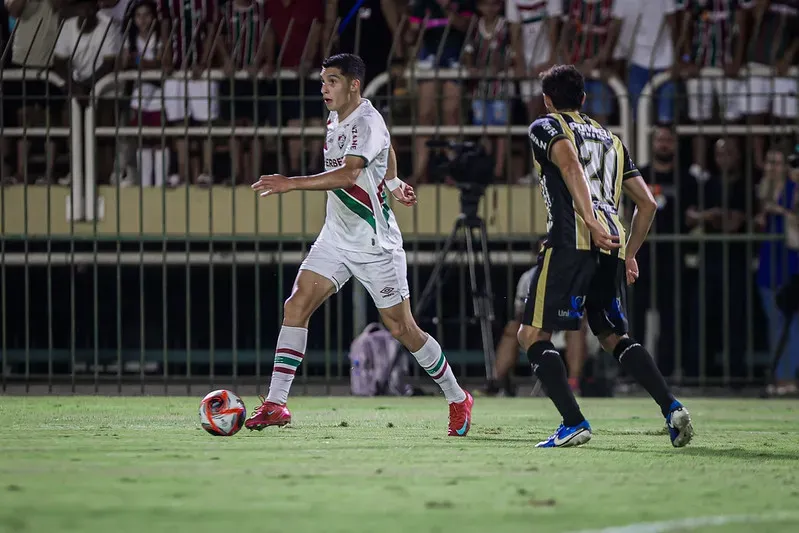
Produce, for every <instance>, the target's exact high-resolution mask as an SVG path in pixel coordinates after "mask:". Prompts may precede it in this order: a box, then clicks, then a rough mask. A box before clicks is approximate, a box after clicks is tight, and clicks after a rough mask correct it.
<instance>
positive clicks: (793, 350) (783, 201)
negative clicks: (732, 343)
mask: <svg viewBox="0 0 799 533" xmlns="http://www.w3.org/2000/svg"><path fill="white" fill-rule="evenodd" d="M794 161H795V162H794V164H792V165H791V168H790V171H788V172H786V168H785V167H786V165H785V153H784V152H782V151H780V150H777V149H771V150H769V151H768V153H767V154H766V161H765V163H766V164H765V168H764V173H763V179H762V180H761V182H760V195H759V196H760V201H761V205H762V209H761V212H760V214H759V215H758V219H757V225H758V229H759V230H761V231H765V232H766V233H769V234H771V235H784V236H785V237H786V241H785V242H783V241H764V242H763V243H762V244H761V246H760V254H759V255H760V261H759V264H758V269H757V286H758V290H759V292H760V299H761V302H762V304H763V309H764V310H765V312H766V316H767V317H768V322H769V324H768V326H769V327H768V339H769V348H770V349H771V350H772V351H774V350H775V349H776V347H777V343H778V342H779V339H780V336H781V334H782V330H783V328H784V327H785V320H786V319H785V316H784V315H783V314H782V312H781V311H780V310H779V309H778V308H777V303H776V294H777V290H778V289H779V288H781V287H782V286H783V285H785V283H787V282H788V280H789V279H790V278H791V276H797V275H799V245H796V244H795V245H794V247H793V249H792V247H791V246H789V245H788V240H789V237H791V232H793V237H794V239H793V240H799V164H797V163H799V160H797V159H796V156H794ZM786 175H787V176H789V178H788V177H786ZM788 331H789V333H788V339H787V343H786V344H785V349H784V351H783V354H784V355H783V357H782V360H781V361H780V365H779V367H778V368H777V375H776V376H774V377H775V378H776V387H775V389H774V390H773V391H772V392H773V393H774V394H776V395H779V396H782V395H785V394H794V393H796V392H797V390H798V389H797V382H796V379H797V371H799V317H797V316H796V315H794V316H793V317H792V319H791V324H790V326H789V330H788Z"/></svg>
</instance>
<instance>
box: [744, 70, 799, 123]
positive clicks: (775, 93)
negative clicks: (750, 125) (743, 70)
mask: <svg viewBox="0 0 799 533" xmlns="http://www.w3.org/2000/svg"><path fill="white" fill-rule="evenodd" d="M745 83H746V84H747V86H746V107H745V108H744V109H746V114H747V115H766V114H768V113H769V107H770V108H771V110H770V111H771V114H772V115H773V116H775V117H778V118H790V119H793V118H796V110H797V106H796V93H797V89H799V86H798V85H797V83H796V78H760V77H757V76H752V77H750V78H749V79H747V80H746V82H745Z"/></svg>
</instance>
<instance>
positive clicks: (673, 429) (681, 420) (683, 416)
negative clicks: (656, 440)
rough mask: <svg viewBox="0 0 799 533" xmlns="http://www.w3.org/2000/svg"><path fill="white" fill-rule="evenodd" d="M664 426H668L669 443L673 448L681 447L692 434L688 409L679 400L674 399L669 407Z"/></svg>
mask: <svg viewBox="0 0 799 533" xmlns="http://www.w3.org/2000/svg"><path fill="white" fill-rule="evenodd" d="M666 426H667V427H668V428H669V437H671V445H672V446H674V447H675V448H682V447H683V446H685V445H686V444H688V443H689V442H691V437H693V436H694V426H693V425H692V424H691V415H690V414H689V413H688V409H686V408H685V407H683V406H682V404H681V403H680V402H678V401H677V400H674V401H673V402H672V404H671V407H669V414H668V415H666Z"/></svg>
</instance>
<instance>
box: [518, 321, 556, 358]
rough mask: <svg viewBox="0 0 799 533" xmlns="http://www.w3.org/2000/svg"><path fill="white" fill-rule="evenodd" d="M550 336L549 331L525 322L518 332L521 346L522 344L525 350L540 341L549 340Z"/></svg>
mask: <svg viewBox="0 0 799 533" xmlns="http://www.w3.org/2000/svg"><path fill="white" fill-rule="evenodd" d="M549 337H550V334H549V333H547V332H545V331H542V330H540V329H538V328H534V327H533V326H527V325H524V324H522V325H521V326H520V327H519V331H518V332H517V333H516V339H517V340H518V341H519V346H521V347H522V349H523V350H524V351H527V350H529V349H530V346H532V345H533V344H535V343H536V342H538V341H548V340H549Z"/></svg>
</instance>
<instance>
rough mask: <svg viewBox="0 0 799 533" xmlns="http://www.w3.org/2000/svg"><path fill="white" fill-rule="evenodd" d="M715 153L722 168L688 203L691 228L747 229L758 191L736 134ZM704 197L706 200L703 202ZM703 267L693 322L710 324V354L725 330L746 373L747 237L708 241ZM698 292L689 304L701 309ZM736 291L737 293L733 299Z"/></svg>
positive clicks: (736, 368)
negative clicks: (699, 314) (726, 319)
mask: <svg viewBox="0 0 799 533" xmlns="http://www.w3.org/2000/svg"><path fill="white" fill-rule="evenodd" d="M715 159H716V165H717V167H718V169H719V174H718V175H716V176H712V177H711V178H710V179H709V180H708V181H707V182H699V187H700V188H701V189H702V191H701V193H700V194H697V196H696V197H695V200H694V201H693V202H691V203H690V204H689V208H688V210H687V212H686V223H687V225H688V227H689V228H697V229H699V230H701V231H702V232H704V233H706V234H711V235H714V234H715V235H719V234H721V235H730V234H736V233H744V232H745V231H746V220H747V202H748V201H750V200H751V197H752V193H753V191H750V190H749V189H748V187H747V184H746V180H745V179H744V177H743V172H742V166H741V148H740V143H739V142H738V140H737V138H728V139H720V140H719V141H718V142H717V143H716V147H715ZM701 200H704V202H703V203H704V205H702V202H701ZM725 249H726V253H725ZM699 268H700V269H704V270H705V281H706V284H705V302H706V305H705V309H704V312H705V316H704V317H698V319H695V320H693V321H691V324H693V325H694V326H696V327H701V326H700V324H702V322H703V321H704V324H705V326H706V328H707V329H706V331H707V335H706V342H707V344H706V346H705V353H706V354H708V356H710V357H713V356H714V355H715V354H716V353H717V352H720V351H721V350H722V348H724V347H725V346H724V334H725V333H726V334H727V338H726V341H727V342H726V348H728V350H729V351H728V355H729V358H730V370H731V374H732V375H733V376H734V377H743V368H744V353H745V351H746V346H747V342H746V333H747V327H746V321H747V318H748V317H747V315H748V314H749V313H748V312H747V310H748V309H749V308H750V304H751V302H748V301H747V294H746V289H745V287H746V286H747V278H748V277H750V276H751V257H749V256H748V254H747V245H746V243H745V242H743V241H739V242H729V241H726V242H719V241H711V242H708V243H706V244H705V254H704V261H702V262H701V263H700V265H699ZM725 272H726V273H727V275H726V276H725V275H724V274H725ZM750 281H751V279H750ZM700 290H701V287H700ZM694 294H695V295H696V296H695V297H696V300H695V301H694V302H693V305H691V306H689V309H696V310H699V309H700V306H699V291H695V292H694ZM731 297H734V298H735V301H734V302H733V301H732V300H731ZM722 309H727V311H728V313H729V322H728V323H727V324H725V323H724V320H723V317H724V313H723V311H722ZM692 333H693V334H692V336H691V338H692V339H693V340H694V342H696V341H698V339H699V334H698V331H697V330H694V331H693V332H692ZM694 370H696V369H694Z"/></svg>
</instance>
